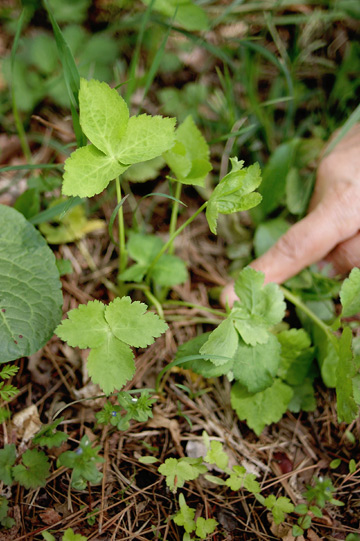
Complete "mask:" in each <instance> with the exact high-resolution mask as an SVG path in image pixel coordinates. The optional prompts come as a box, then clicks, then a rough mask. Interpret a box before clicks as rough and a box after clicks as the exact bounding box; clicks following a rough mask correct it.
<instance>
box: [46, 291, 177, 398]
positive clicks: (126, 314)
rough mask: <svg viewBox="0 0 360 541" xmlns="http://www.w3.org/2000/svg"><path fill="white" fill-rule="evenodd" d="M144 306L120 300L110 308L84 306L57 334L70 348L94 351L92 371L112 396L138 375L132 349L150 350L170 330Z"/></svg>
mask: <svg viewBox="0 0 360 541" xmlns="http://www.w3.org/2000/svg"><path fill="white" fill-rule="evenodd" d="M146 308H147V306H146V305H145V304H143V303H141V302H138V301H135V302H131V299H130V297H123V298H121V299H120V298H117V299H115V300H114V301H113V302H112V303H110V304H109V305H108V306H105V305H104V304H103V303H101V302H99V301H91V302H89V303H88V304H87V305H80V306H79V307H78V308H76V309H75V310H71V311H70V312H69V313H68V319H66V320H64V321H63V322H62V323H61V325H59V326H58V327H57V329H56V331H55V332H56V334H57V335H58V336H59V337H60V338H61V339H63V340H66V341H67V343H68V344H69V345H70V346H73V347H74V346H78V347H80V348H82V349H85V348H91V352H90V354H89V357H88V364H87V366H88V370H89V374H90V376H91V378H92V380H93V381H94V382H95V383H98V384H99V385H100V387H101V388H102V389H103V391H104V393H105V394H107V395H109V394H110V393H111V392H112V391H113V390H114V389H116V388H117V389H120V388H121V387H122V386H123V385H124V384H125V383H126V381H128V380H129V379H130V378H131V377H132V376H133V374H134V372H135V363H134V355H133V352H132V350H131V347H130V346H133V347H146V346H148V345H149V344H152V343H153V342H154V337H158V336H160V335H161V334H162V333H163V332H165V331H166V329H167V324H166V323H165V322H164V321H163V320H161V319H160V318H159V317H158V316H157V315H156V314H153V313H152V312H146Z"/></svg>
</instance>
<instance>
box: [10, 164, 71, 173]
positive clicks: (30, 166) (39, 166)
mask: <svg viewBox="0 0 360 541" xmlns="http://www.w3.org/2000/svg"><path fill="white" fill-rule="evenodd" d="M62 168H63V164H61V163H25V164H24V165H7V166H6V167H0V173H5V172H6V171H22V170H23V169H62Z"/></svg>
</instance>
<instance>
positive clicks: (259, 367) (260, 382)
mask: <svg viewBox="0 0 360 541" xmlns="http://www.w3.org/2000/svg"><path fill="white" fill-rule="evenodd" d="M280 350H281V347H280V344H279V341H278V339H277V338H276V336H274V335H273V334H269V336H268V341H267V342H266V343H265V344H256V345H255V346H249V345H247V344H245V342H243V341H242V340H240V341H239V345H238V348H237V350H236V352H235V354H234V357H233V358H234V365H233V368H232V371H233V374H234V378H235V379H237V380H238V381H239V382H240V383H241V384H242V385H244V386H245V387H246V388H247V389H248V391H249V392H250V393H257V392H259V391H263V390H264V389H266V388H267V387H270V386H271V385H272V383H273V381H274V377H275V376H276V373H277V370H278V367H279V363H280Z"/></svg>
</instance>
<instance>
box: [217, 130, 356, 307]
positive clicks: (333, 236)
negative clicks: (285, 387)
mask: <svg viewBox="0 0 360 541" xmlns="http://www.w3.org/2000/svg"><path fill="white" fill-rule="evenodd" d="M335 136H336V133H335V134H334V137H335ZM359 229H360V124H356V125H355V126H353V127H352V128H351V130H349V132H348V133H347V134H346V135H345V136H344V137H343V138H342V139H341V141H340V142H339V143H338V144H337V145H336V146H335V148H334V149H333V150H332V151H331V152H330V153H329V154H327V155H326V150H325V153H324V156H323V158H322V159H321V160H320V163H319V166H318V169H317V175H316V183H315V188H314V193H313V195H312V198H311V201H310V205H309V208H308V214H307V216H305V218H303V219H302V220H300V221H299V222H297V223H296V224H295V225H293V226H292V227H291V228H290V229H289V230H288V231H287V232H286V233H285V235H283V236H282V237H281V238H280V239H279V240H278V241H277V242H276V243H275V244H274V246H272V247H271V248H270V249H269V250H268V251H267V252H266V253H265V254H263V255H262V256H261V257H259V258H258V259H255V260H254V261H253V262H252V263H251V265H250V266H251V267H253V268H254V269H256V270H259V271H262V272H264V273H265V283H267V282H276V283H278V284H281V283H282V282H285V281H286V280H288V279H289V278H291V277H292V276H294V275H295V274H297V273H298V272H300V271H301V270H302V269H304V268H305V267H307V266H308V265H311V264H313V263H316V262H319V261H323V260H325V261H327V262H330V263H332V265H333V268H334V270H335V271H336V273H341V274H344V273H347V272H349V271H350V270H351V269H352V268H353V267H360V232H359ZM235 300H237V296H236V295H235V292H234V283H233V282H231V283H229V284H227V285H226V286H225V288H224V289H223V291H222V294H221V297H220V301H221V303H222V304H223V305H224V306H225V305H226V302H227V303H228V304H229V306H232V305H233V303H234V301H235Z"/></svg>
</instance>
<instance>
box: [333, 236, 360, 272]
mask: <svg viewBox="0 0 360 541" xmlns="http://www.w3.org/2000/svg"><path fill="white" fill-rule="evenodd" d="M326 261H329V262H330V263H332V265H333V267H334V270H335V271H336V272H337V273H339V274H347V273H348V272H350V271H351V269H353V268H354V267H360V233H357V234H356V235H355V236H354V237H352V238H351V239H348V240H346V241H344V242H342V243H341V244H339V245H338V246H337V247H336V248H335V249H334V250H333V251H332V252H330V254H329V255H328V256H327V257H326Z"/></svg>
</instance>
